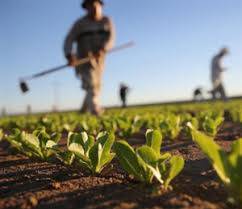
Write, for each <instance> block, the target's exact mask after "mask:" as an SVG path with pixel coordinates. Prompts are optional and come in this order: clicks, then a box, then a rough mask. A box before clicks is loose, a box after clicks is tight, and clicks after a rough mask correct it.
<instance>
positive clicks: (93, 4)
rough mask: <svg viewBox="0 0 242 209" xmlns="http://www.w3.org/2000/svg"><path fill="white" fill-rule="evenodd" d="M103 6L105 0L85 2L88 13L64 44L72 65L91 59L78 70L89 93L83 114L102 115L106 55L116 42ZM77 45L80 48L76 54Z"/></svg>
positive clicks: (84, 7)
mask: <svg viewBox="0 0 242 209" xmlns="http://www.w3.org/2000/svg"><path fill="white" fill-rule="evenodd" d="M103 4H104V3H103V1H102V0H84V1H83V3H82V8H83V9H85V10H86V12H87V14H86V15H85V16H84V17H82V18H80V19H79V20H77V21H76V22H75V23H74V25H73V26H72V28H71V30H70V31H69V33H68V35H67V37H66V39H65V43H64V53H65V56H66V58H67V60H68V63H69V65H70V66H73V67H74V66H76V63H77V62H78V60H79V59H82V58H86V57H89V58H90V61H89V62H87V63H85V64H83V65H80V66H77V67H76V68H75V69H76V75H77V76H78V77H79V78H80V79H81V81H82V88H83V89H84V90H85V91H86V96H85V99H84V102H83V105H82V108H81V112H90V113H91V114H94V115H99V114H101V113H102V109H101V107H100V106H99V96H100V91H101V80H102V74H103V70H104V61H105V54H106V52H107V51H108V50H110V49H111V48H112V47H113V42H114V27H113V25H112V22H111V20H110V19H109V18H108V17H106V16H103V13H102V6H103ZM74 43H76V44H77V47H76V51H74V52H73V45H74Z"/></svg>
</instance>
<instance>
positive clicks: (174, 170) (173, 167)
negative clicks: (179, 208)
mask: <svg viewBox="0 0 242 209" xmlns="http://www.w3.org/2000/svg"><path fill="white" fill-rule="evenodd" d="M183 168H184V159H183V157H181V156H173V157H171V159H170V160H169V169H168V173H167V175H166V178H165V182H164V186H165V188H166V189H167V187H168V186H169V184H170V182H171V181H172V179H174V178H175V177H176V176H177V175H178V174H179V173H180V172H181V171H182V169H183Z"/></svg>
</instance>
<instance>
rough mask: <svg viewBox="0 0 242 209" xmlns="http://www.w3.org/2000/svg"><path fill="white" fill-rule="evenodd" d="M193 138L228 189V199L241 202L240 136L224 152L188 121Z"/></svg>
mask: <svg viewBox="0 0 242 209" xmlns="http://www.w3.org/2000/svg"><path fill="white" fill-rule="evenodd" d="M188 127H189V128H190V130H191V133H192V137H193V140H194V141H195V142H196V143H197V145H198V146H199V147H200V149H201V150H202V151H203V153H204V154H205V155H206V156H207V158H208V159H209V161H210V162H211V164H212V165H213V167H214V169H215V171H216V172H217V174H218V176H219V178H220V179H221V181H222V182H223V183H224V185H225V186H226V188H227V189H228V192H229V195H230V200H231V201H232V202H233V203H237V204H238V205H241V204H242V138H241V139H239V140H236V141H234V142H233V143H232V145H231V151H230V152H229V153H226V152H225V151H224V150H223V149H222V148H221V147H220V146H219V145H218V144H216V143H215V142H214V140H213V139H211V138H210V137H208V136H207V135H205V134H203V133H201V132H199V131H197V130H196V129H194V128H193V126H192V125H191V124H190V123H188Z"/></svg>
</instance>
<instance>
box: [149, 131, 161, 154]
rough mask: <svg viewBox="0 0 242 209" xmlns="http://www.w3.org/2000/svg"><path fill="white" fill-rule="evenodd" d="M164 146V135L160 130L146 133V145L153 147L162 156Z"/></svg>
mask: <svg viewBox="0 0 242 209" xmlns="http://www.w3.org/2000/svg"><path fill="white" fill-rule="evenodd" d="M161 144H162V135H161V133H160V132H159V131H158V130H154V131H153V130H151V129H149V130H147V131H146V145H148V146H149V147H151V148H152V149H153V150H155V152H156V153H157V154H160V149H161Z"/></svg>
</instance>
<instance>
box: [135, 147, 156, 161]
mask: <svg viewBox="0 0 242 209" xmlns="http://www.w3.org/2000/svg"><path fill="white" fill-rule="evenodd" d="M136 153H137V154H138V155H139V156H140V157H141V158H142V159H143V160H144V161H145V163H148V164H150V165H154V164H155V163H156V162H157V160H158V159H159V155H158V154H157V153H156V152H155V150H154V149H152V148H151V147H149V146H147V145H144V146H142V147H139V148H138V149H137V150H136Z"/></svg>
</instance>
